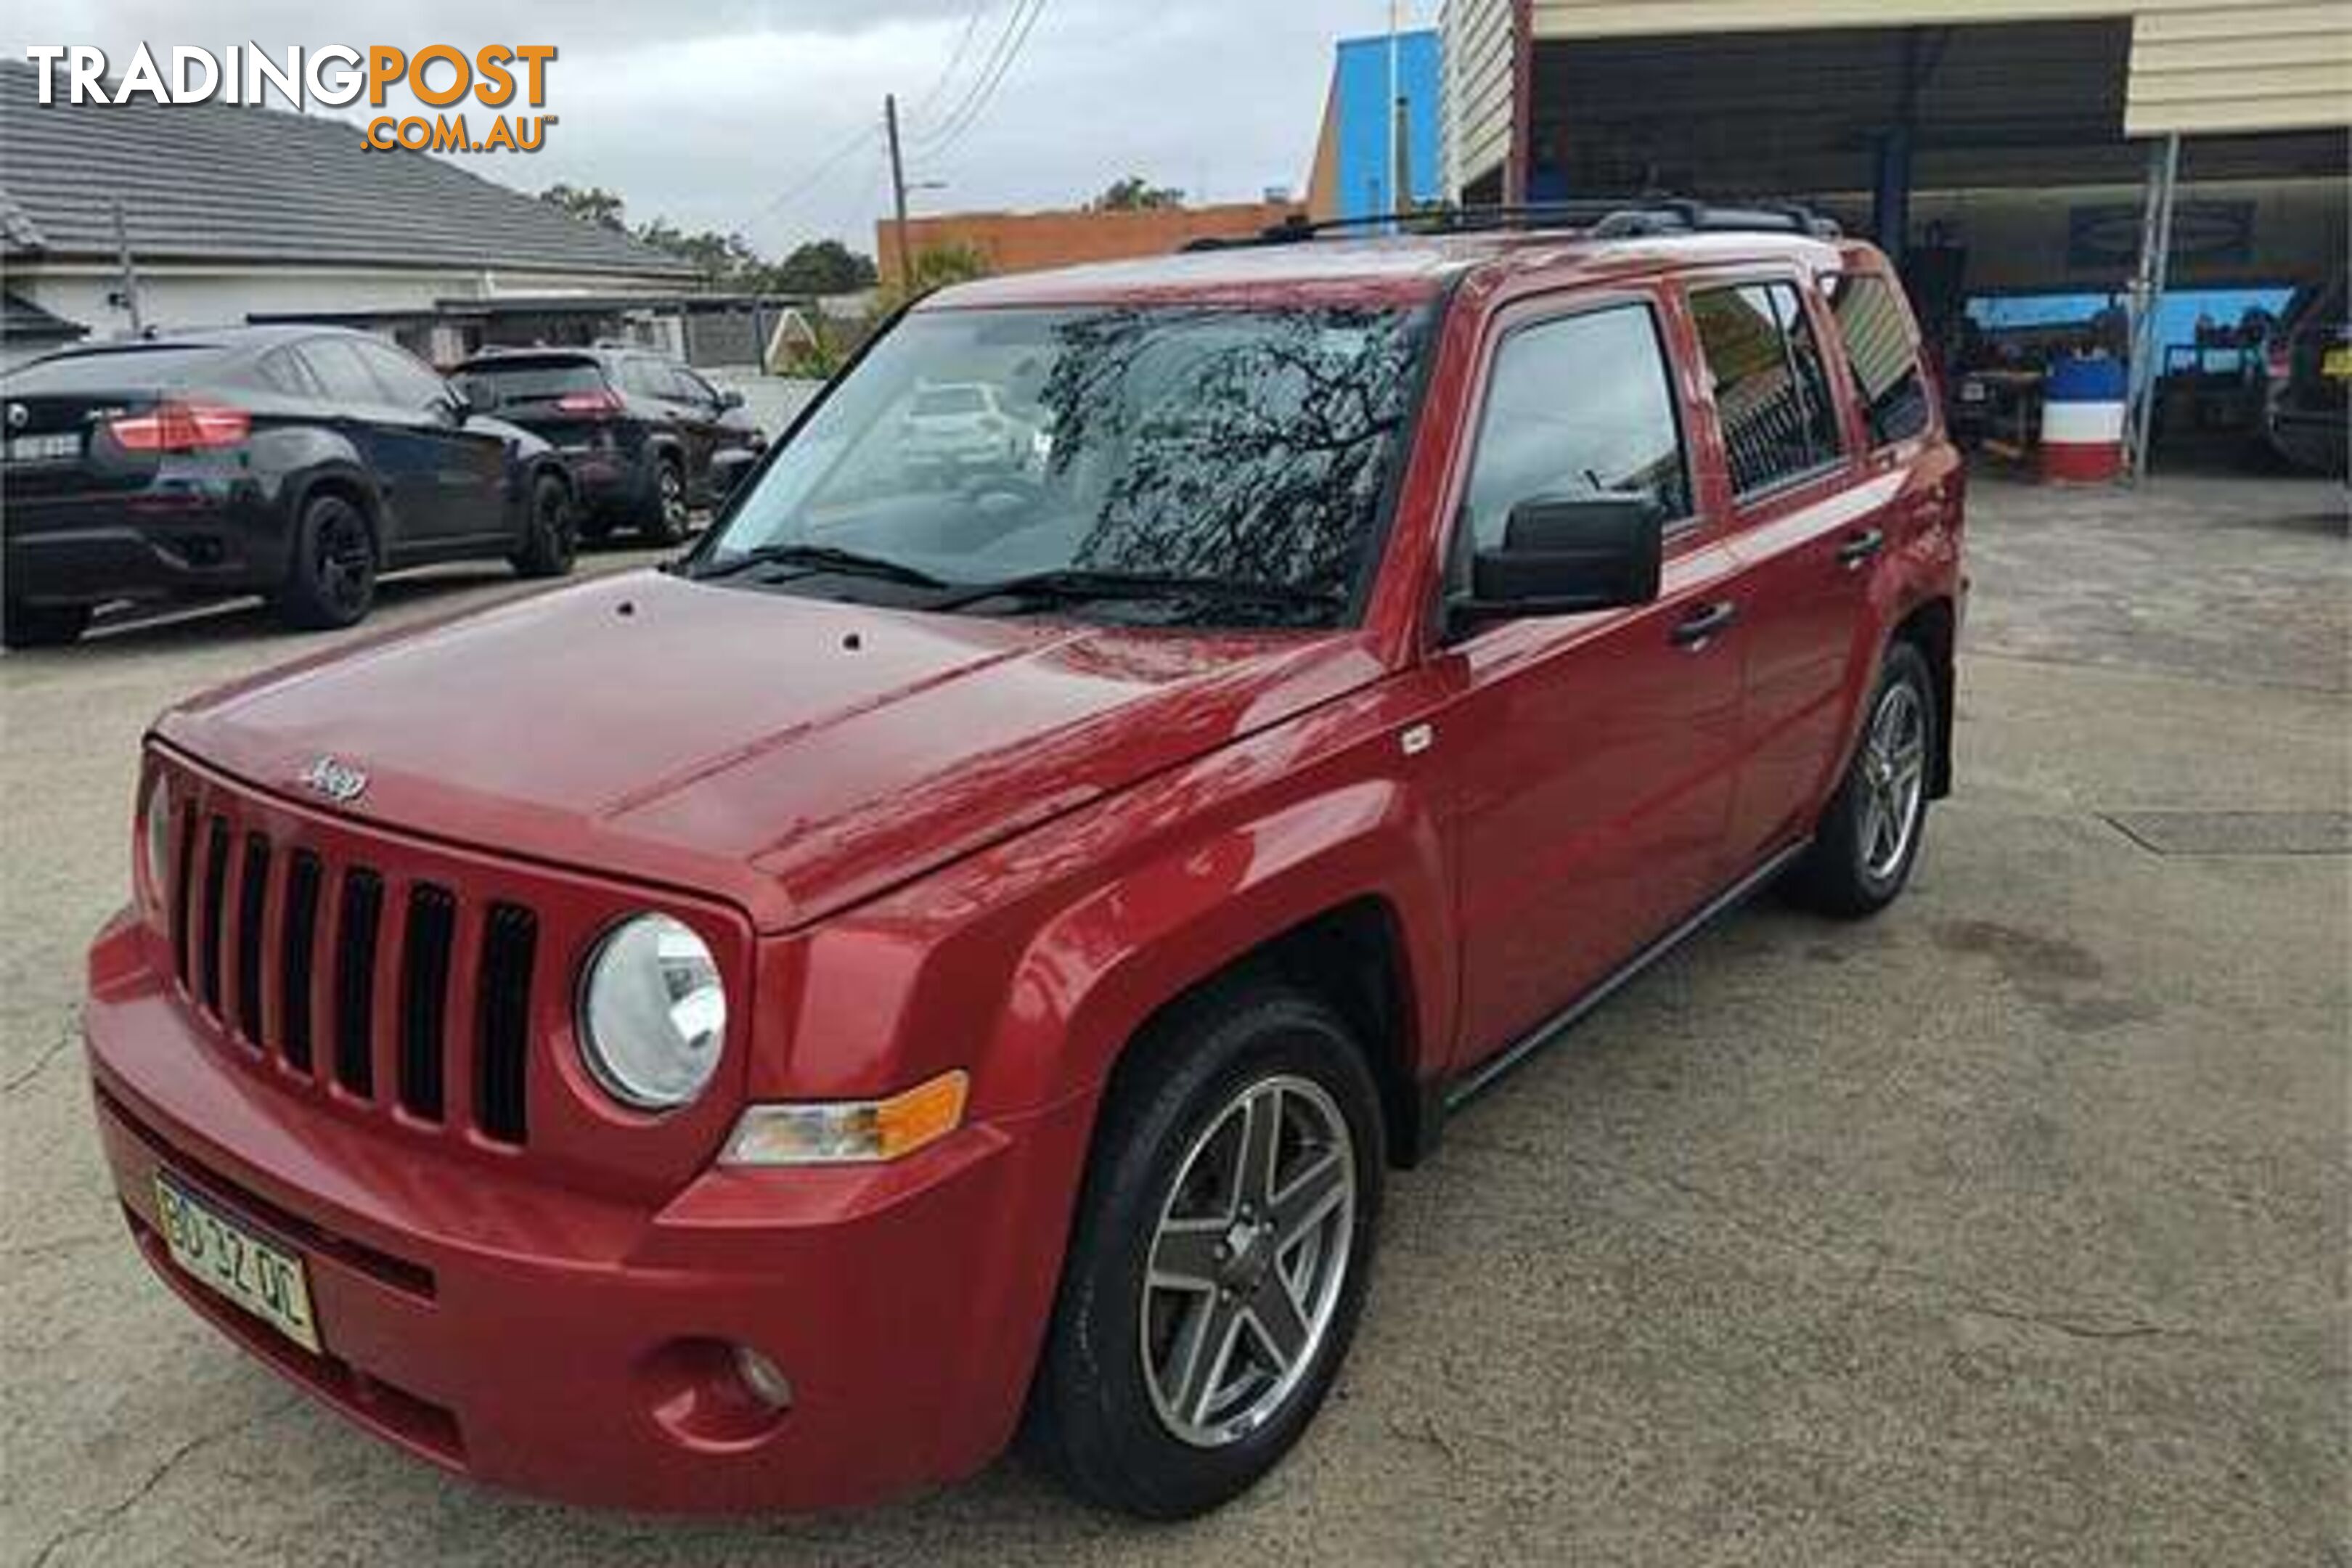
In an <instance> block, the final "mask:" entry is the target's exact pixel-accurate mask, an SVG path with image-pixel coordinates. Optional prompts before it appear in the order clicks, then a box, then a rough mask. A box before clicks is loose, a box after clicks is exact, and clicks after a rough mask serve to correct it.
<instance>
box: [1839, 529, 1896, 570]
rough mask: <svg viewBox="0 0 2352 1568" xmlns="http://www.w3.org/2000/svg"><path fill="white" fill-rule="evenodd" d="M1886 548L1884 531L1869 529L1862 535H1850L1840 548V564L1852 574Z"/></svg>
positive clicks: (1861, 533)
mask: <svg viewBox="0 0 2352 1568" xmlns="http://www.w3.org/2000/svg"><path fill="white" fill-rule="evenodd" d="M1885 548H1886V535H1885V531H1882V530H1879V529H1875V528H1868V529H1864V530H1863V531H1861V532H1860V533H1850V534H1848V535H1846V538H1845V542H1844V543H1843V544H1841V545H1839V546H1838V552H1837V558H1838V564H1839V565H1841V566H1843V567H1844V568H1845V569H1846V570H1847V571H1849V572H1851V571H1852V570H1853V568H1855V567H1857V566H1859V565H1861V564H1862V563H1864V562H1865V561H1867V560H1869V559H1870V558H1871V557H1872V556H1874V555H1875V554H1877V553H1878V552H1880V551H1882V550H1884V549H1885Z"/></svg>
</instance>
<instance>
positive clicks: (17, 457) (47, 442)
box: [5, 430, 81, 463]
mask: <svg viewBox="0 0 2352 1568" xmlns="http://www.w3.org/2000/svg"><path fill="white" fill-rule="evenodd" d="M5 452H6V456H7V460H8V461H9V462H12V463H63V462H70V461H71V460H72V459H74V458H79V457H80V456H81V432H79V430H59V431H55V432H52V433H48V434H44V435H39V436H11V437H8V445H7V447H6V448H5Z"/></svg>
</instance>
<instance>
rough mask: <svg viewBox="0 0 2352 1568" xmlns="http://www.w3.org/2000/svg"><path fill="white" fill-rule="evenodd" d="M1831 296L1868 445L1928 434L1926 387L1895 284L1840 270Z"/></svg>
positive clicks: (1833, 280) (1833, 281)
mask: <svg viewBox="0 0 2352 1568" xmlns="http://www.w3.org/2000/svg"><path fill="white" fill-rule="evenodd" d="M1829 294H1830V309H1831V310H1832V311H1833V312H1834V313H1835V314H1836V316H1837V324H1838V336H1839V337H1840V338H1841V339H1842V340H1843V342H1844V343H1845V359H1846V363H1847V364H1848V365H1849V366H1850V367H1852V369H1853V385H1854V394H1855V397H1856V399H1857V400H1858V401H1859V402H1860V403H1861V404H1862V410H1863V416H1864V420H1865V421H1866V422H1867V423H1868V425H1869V426H1870V444H1871V445H1872V446H1873V447H1885V446H1891V445H1893V444H1894V443H1895V442H1897V441H1908V440H1910V439H1911V438H1912V437H1915V436H1921V435H1924V434H1926V433H1927V417H1928V416H1927V381H1926V378H1924V377H1923V376H1922V375H1921V374H1919V352H1918V345H1917V344H1916V342H1913V341H1912V338H1911V322H1910V320H1909V318H1908V317H1907V316H1906V315H1905V313H1904V310H1903V302H1902V301H1901V300H1898V299H1896V298H1895V289H1894V286H1893V285H1892V284H1890V283H1888V282H1887V281H1886V279H1884V278H1880V277H1876V276H1874V275H1873V274H1871V273H1867V272H1842V273H1840V274H1838V275H1837V276H1836V277H1834V278H1832V279H1830V282H1829Z"/></svg>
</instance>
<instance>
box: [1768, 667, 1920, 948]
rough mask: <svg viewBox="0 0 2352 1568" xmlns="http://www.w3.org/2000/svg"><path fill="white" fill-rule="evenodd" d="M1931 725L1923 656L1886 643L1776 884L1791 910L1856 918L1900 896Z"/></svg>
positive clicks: (1913, 854)
mask: <svg viewBox="0 0 2352 1568" xmlns="http://www.w3.org/2000/svg"><path fill="white" fill-rule="evenodd" d="M1936 735H1937V713H1936V679H1935V672H1934V671H1933V670H1932V669H1930V668H1928V665H1927V656H1926V655H1925V654H1923V653H1922V652H1920V651H1919V648H1918V646H1917V645H1916V644H1915V643H1910V642H1897V643H1894V644H1892V645H1890V646H1889V647H1888V648H1887V650H1886V658H1885V661H1884V663H1883V664H1882V666H1881V668H1880V669H1879V672H1878V681H1877V684H1876V685H1875V686H1874V687H1873V688H1872V689H1871V694H1870V702H1869V705H1868V706H1867V707H1865V708H1864V710H1863V723H1862V737H1861V739H1860V741H1859V742H1857V743H1856V744H1855V746H1854V752H1853V759H1852V760H1851V761H1850V762H1848V763H1846V770H1845V776H1844V778H1843V779H1842V780H1840V781H1839V783H1838V787H1837V793H1836V794H1835V795H1832V796H1831V797H1830V804H1829V807H1828V809H1827V810H1825V811H1823V812H1822V820H1821V824H1820V826H1818V827H1817V828H1816V829H1815V830H1814V834H1813V842H1812V844H1811V847H1808V848H1807V849H1806V851H1805V854H1804V856H1803V858H1801V859H1800V860H1799V861H1798V862H1797V865H1796V868H1794V870H1793V871H1792V873H1791V874H1790V878H1789V879H1788V882H1787V884H1786V887H1787V889H1788V891H1789V893H1790V896H1791V897H1792V898H1793V899H1794V900H1795V901H1796V902H1798V903H1800V904H1801V905H1803V906H1804V907H1806V908H1808V909H1811V910H1816V911H1818V912H1820V913H1822V914H1826V915H1832V916H1836V917H1837V918H1839V919H1842V920H1859V919H1861V918H1863V917H1864V916H1865V915H1874V914H1876V913H1877V912H1878V911H1879V910H1883V909H1885V907H1886V906H1887V905H1888V904H1891V903H1893V902H1894V901H1895V897H1896V895H1898V894H1899V893H1901V892H1902V891H1903V888H1904V884H1905V883H1906V882H1908V881H1909V880H1910V879H1911V868H1913V867H1914V866H1915V865H1916V864H1917V863H1918V859H1919V846H1920V842H1921V840H1922V839H1923V838H1924V837H1926V835H1927V794H1928V785H1929V778H1930V772H1931V769H1932V767H1933V763H1934V751H1935V745H1936Z"/></svg>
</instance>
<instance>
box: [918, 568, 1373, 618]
mask: <svg viewBox="0 0 2352 1568" xmlns="http://www.w3.org/2000/svg"><path fill="white" fill-rule="evenodd" d="M990 599H1046V600H1052V601H1054V602H1055V603H1059V604H1084V603H1086V602H1087V601H1088V600H1109V599H1116V600H1126V601H1129V602H1140V601H1150V602H1164V601H1169V600H1179V601H1181V600H1186V599H1190V600H1195V601H1206V602H1209V603H1212V604H1220V605H1284V606H1289V607H1296V608H1299V609H1315V610H1335V609H1338V608H1339V605H1340V596H1339V595H1338V594H1335V593H1332V592H1330V591H1328V590H1327V589H1319V588H1302V587H1299V586H1297V584H1291V583H1248V582H1243V581H1241V580H1239V579H1237V578H1232V577H1191V576H1186V575H1185V574H1182V573H1177V572H1103V571H1094V570H1089V569H1087V568H1084V567H1076V566H1066V567H1063V568H1060V569H1059V570H1056V571H1052V572H1032V573H1028V574H1024V575H1023V576H1019V577H1007V578H1005V579H1003V581H1001V582H996V583H974V584H970V585H969V588H968V590H967V591H965V592H962V593H958V594H956V595H952V596H950V597H949V598H945V599H941V600H939V601H937V602H936V603H933V604H929V605H924V606H923V607H924V608H925V609H927V610H955V609H961V608H962V607H963V606H964V605H978V604H984V603H986V602H987V601H988V600H990Z"/></svg>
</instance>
